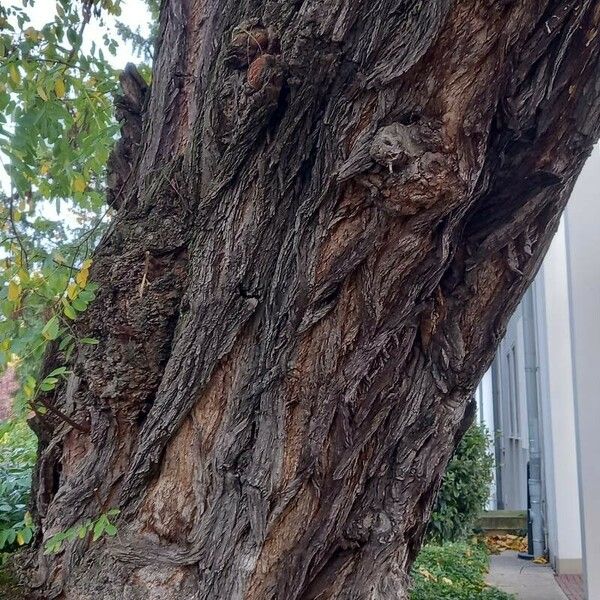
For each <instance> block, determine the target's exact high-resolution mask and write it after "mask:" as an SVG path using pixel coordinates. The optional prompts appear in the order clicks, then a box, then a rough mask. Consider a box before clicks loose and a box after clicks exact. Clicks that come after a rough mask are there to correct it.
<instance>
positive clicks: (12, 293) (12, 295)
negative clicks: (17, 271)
mask: <svg viewBox="0 0 600 600" xmlns="http://www.w3.org/2000/svg"><path fill="white" fill-rule="evenodd" d="M20 297H21V284H20V283H17V282H16V281H14V280H13V279H11V281H10V282H9V284H8V299H9V300H10V301H11V302H18V301H19V298H20Z"/></svg>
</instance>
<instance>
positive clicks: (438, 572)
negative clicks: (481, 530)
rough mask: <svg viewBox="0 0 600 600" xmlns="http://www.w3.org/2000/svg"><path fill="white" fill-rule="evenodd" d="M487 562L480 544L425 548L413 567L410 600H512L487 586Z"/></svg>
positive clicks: (484, 551)
mask: <svg viewBox="0 0 600 600" xmlns="http://www.w3.org/2000/svg"><path fill="white" fill-rule="evenodd" d="M488 561H489V555H488V553H487V551H486V549H485V547H484V546H482V545H480V544H470V543H467V542H457V543H454V542H447V543H445V544H443V545H441V546H438V545H435V544H429V545H427V546H424V547H423V549H422V550H421V553H420V554H419V556H418V557H417V560H416V561H415V564H414V567H413V571H412V577H413V584H412V589H411V593H410V600H512V599H513V598H514V597H513V596H511V595H510V594H506V593H504V592H501V591H500V590H498V589H496V588H492V587H489V586H487V585H486V583H485V575H486V573H487V569H488Z"/></svg>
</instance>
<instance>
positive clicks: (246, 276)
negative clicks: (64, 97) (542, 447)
mask: <svg viewBox="0 0 600 600" xmlns="http://www.w3.org/2000/svg"><path fill="white" fill-rule="evenodd" d="M599 21H600V3H599V2H597V1H595V0H552V1H550V0H520V1H503V2H498V1H496V2H492V1H491V0H461V1H460V2H458V1H452V0H440V1H436V2H422V1H420V0H373V1H371V2H363V1H361V0H331V1H330V2H322V1H321V0H300V1H298V2H266V1H260V0H252V1H247V2H233V1H232V2H217V0H202V1H200V0H167V1H166V2H164V3H163V8H162V12H161V23H160V39H159V44H158V51H157V59H156V64H155V67H154V75H153V84H152V89H151V91H150V96H149V100H148V102H147V105H146V106H147V108H146V111H145V112H144V114H143V133H142V136H141V138H140V142H141V144H140V150H139V157H138V158H137V160H136V161H135V162H134V163H133V170H132V172H131V175H129V176H128V184H127V197H126V201H125V202H124V203H122V205H121V207H120V209H119V213H118V216H117V218H116V219H115V221H114V223H113V225H112V226H111V230H110V231H109V232H108V234H107V235H106V236H105V238H104V240H103V241H102V243H101V245H100V247H99V248H98V250H97V252H96V257H95V262H94V266H93V272H92V278H93V279H94V281H96V282H98V283H99V284H100V294H99V297H98V299H97V301H96V302H95V304H94V305H93V306H91V307H90V309H89V310H88V311H87V312H86V313H85V315H84V316H83V317H82V318H81V319H80V321H78V323H77V327H78V329H79V331H80V332H81V333H82V335H90V336H94V337H96V338H98V339H100V340H101V343H100V344H99V345H98V346H95V347H89V348H86V349H85V351H82V353H81V355H80V356H78V357H76V359H75V361H74V364H73V368H74V371H75V375H73V376H72V378H71V380H70V381H69V383H68V385H66V386H65V388H64V389H61V390H58V392H57V393H56V395H55V396H54V397H53V398H49V399H48V401H49V402H52V403H53V405H54V406H55V407H57V408H58V409H60V410H61V411H62V412H63V413H65V414H68V415H69V416H70V417H71V418H73V419H74V420H76V421H77V422H86V421H87V422H89V424H90V432H89V433H86V432H82V431H77V430H74V429H71V428H70V427H68V425H66V424H65V423H63V422H59V421H57V422H56V424H55V427H54V428H53V429H51V430H48V429H45V430H42V429H41V427H42V425H41V423H37V427H38V431H39V434H40V440H41V442H40V462H39V465H38V469H37V475H36V482H35V494H34V504H35V507H34V508H35V512H36V515H37V519H38V522H39V524H40V525H41V532H42V533H41V535H40V536H39V539H38V540H37V541H36V546H35V547H34V549H33V550H32V551H31V552H30V554H29V561H30V562H29V566H28V568H29V569H30V571H29V572H30V573H32V574H34V575H33V576H32V577H31V578H30V583H31V585H32V587H34V588H35V589H36V591H37V593H38V595H39V597H41V598H60V599H61V600H83V599H88V598H103V599H106V600H111V599H117V598H119V599H120V598H127V599H137V598H140V599H141V598H161V599H166V600H170V599H173V600H174V599H177V600H183V599H196V600H209V599H210V600H214V599H222V600H269V599H271V600H275V599H277V600H310V599H315V600H316V599H317V598H318V599H319V600H334V599H335V600H351V599H352V600H363V599H364V600H367V599H368V600H375V599H377V600H387V599H392V598H393V599H397V598H406V593H407V586H408V585H409V583H408V576H407V573H408V571H409V568H410V565H411V563H412V561H413V559H414V557H415V554H416V552H417V551H418V547H419V544H420V542H421V538H422V535H423V532H424V529H425V524H426V521H427V519H428V516H429V513H430V509H431V505H432V502H433V499H434V496H435V493H436V491H437V488H438V485H439V481H440V477H441V475H442V473H443V471H444V468H445V466H446V463H447V461H448V458H449V456H450V454H451V452H452V450H453V448H454V447H455V445H456V443H457V441H458V439H459V438H460V436H461V434H462V432H463V431H464V430H465V428H466V427H467V426H468V424H469V422H470V419H471V417H472V410H473V408H472V402H471V400H470V399H471V397H472V394H473V391H474V389H475V386H476V385H477V382H478V380H479V378H480V377H481V375H482V374H483V372H484V371H485V369H486V368H487V367H488V365H489V363H490V361H491V359H492V356H493V352H494V349H495V347H496V345H497V343H498V341H499V339H500V337H501V336H502V333H503V331H504V328H505V325H506V322H507V320H508V318H509V316H510V314H511V312H512V310H513V309H514V307H515V306H516V304H517V302H518V301H519V299H520V297H521V295H522V294H523V292H524V290H525V289H526V287H527V285H528V283H529V282H530V281H531V280H532V278H533V276H534V275H535V272H536V270H537V268H538V266H539V264H540V261H541V259H542V257H543V255H544V252H545V250H546V248H547V246H548V244H549V242H550V239H551V237H552V234H553V232H554V231H555V229H556V227H557V224H558V219H559V216H560V214H561V212H562V209H563V208H564V205H565V202H566V200H567V197H568V195H569V193H570V191H571V189H572V187H573V184H574V181H575V178H576V177H577V174H578V173H579V171H580V169H581V167H582V165H583V162H584V160H585V158H586V157H587V156H588V154H589V152H590V150H591V148H592V145H593V143H594V142H595V141H596V140H597V139H598V136H599V133H600V57H599V55H600V46H599V42H598V38H597V37H596V36H597V32H598V26H599V25H600V23H599ZM125 133H126V132H125V130H124V134H125ZM49 360H52V357H50V358H49ZM114 506H118V507H119V508H120V509H121V510H122V513H121V516H120V522H119V536H118V539H117V540H116V541H109V542H104V541H102V542H98V543H95V544H90V543H89V541H88V540H78V541H76V542H74V543H73V544H72V545H71V546H69V547H68V548H67V549H66V550H65V551H64V552H63V553H61V554H60V555H58V556H43V554H42V544H43V541H44V540H46V539H48V537H49V536H51V535H52V534H54V533H56V532H57V531H60V530H63V529H65V528H67V527H69V526H70V525H72V524H74V523H76V522H78V521H79V520H81V519H84V518H86V517H91V516H95V515H98V514H99V513H101V512H102V511H104V510H106V509H108V508H109V507H114Z"/></svg>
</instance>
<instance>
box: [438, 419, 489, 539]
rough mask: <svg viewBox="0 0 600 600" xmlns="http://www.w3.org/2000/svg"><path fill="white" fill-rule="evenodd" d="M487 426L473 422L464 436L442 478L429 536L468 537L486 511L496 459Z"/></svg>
mask: <svg viewBox="0 0 600 600" xmlns="http://www.w3.org/2000/svg"><path fill="white" fill-rule="evenodd" d="M489 443H490V442H489V436H488V434H487V431H486V429H485V427H483V426H481V425H472V426H471V427H470V429H469V430H468V431H467V432H466V434H465V435H464V437H463V439H462V440H461V442H460V444H459V445H458V448H457V449H456V452H455V453H454V456H453V458H452V460H451V461H450V464H449V465H448V469H447V470H446V474H445V475H444V480H443V482H442V487H441V489H440V493H439V496H438V500H437V504H436V508H435V511H434V512H433V514H432V516H431V521H430V523H429V529H428V539H430V540H433V541H437V542H441V541H456V540H460V539H464V538H465V537H466V536H468V535H469V534H470V533H471V532H472V530H473V525H474V524H475V520H476V519H477V517H478V516H479V515H480V514H481V512H482V511H483V509H484V507H485V505H486V503H487V501H488V498H489V491H490V484H491V482H492V474H493V467H494V459H493V456H492V454H491V453H490V450H489Z"/></svg>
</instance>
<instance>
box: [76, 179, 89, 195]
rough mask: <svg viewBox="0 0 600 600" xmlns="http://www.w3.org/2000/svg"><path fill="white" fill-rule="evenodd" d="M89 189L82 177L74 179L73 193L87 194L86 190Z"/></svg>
mask: <svg viewBox="0 0 600 600" xmlns="http://www.w3.org/2000/svg"><path fill="white" fill-rule="evenodd" d="M86 187H87V183H86V181H85V179H84V177H83V176H82V175H76V176H75V178H74V179H73V191H74V192H76V193H78V194H82V193H83V192H85V188H86Z"/></svg>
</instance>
